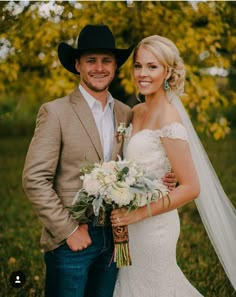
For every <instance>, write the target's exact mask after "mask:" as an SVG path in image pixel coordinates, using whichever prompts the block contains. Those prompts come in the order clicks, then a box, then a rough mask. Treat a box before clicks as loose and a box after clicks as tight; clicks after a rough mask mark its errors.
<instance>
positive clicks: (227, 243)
mask: <svg viewBox="0 0 236 297" xmlns="http://www.w3.org/2000/svg"><path fill="white" fill-rule="evenodd" d="M168 98H169V101H170V103H171V104H172V105H173V106H175V107H176V109H177V110H178V112H179V115H180V117H181V119H182V122H183V124H184V126H185V128H186V130H187V133H188V138H189V145H190V149H191V154H192V158H193V161H194V164H195V167H196V170H197V174H198V177H199V181H200V187H201V191H200V195H199V196H198V198H197V199H195V203H196V205H197V209H198V211H199V213H200V216H201V219H202V221H203V224H204V226H205V229H206V231H207V234H208V236H209V238H210V240H211V243H212V245H213V247H214V249H215V252H216V254H217V256H218V258H219V260H220V262H221V264H222V266H223V268H224V270H225V273H226V274H227V276H228V278H229V280H230V282H231V284H232V286H233V287H234V289H235V290H236V210H235V208H234V206H233V205H232V203H231V202H230V200H229V199H228V197H227V196H226V194H225V192H224V189H223V188H222V186H221V183H220V181H219V179H218V177H217V175H216V173H215V170H214V168H213V167H212V165H211V162H210V160H209V159H208V156H207V154H206V152H205V150H204V147H203V146H202V144H201V141H200V140H199V138H198V136H197V133H196V132H195V129H194V127H193V125H192V123H191V121H190V119H189V116H188V114H187V112H186V110H185V108H184V106H183V104H182V102H181V100H180V99H179V97H178V96H177V95H176V94H174V93H173V92H168ZM232 178H233V177H232Z"/></svg>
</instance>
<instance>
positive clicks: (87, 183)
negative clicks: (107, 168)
mask: <svg viewBox="0 0 236 297" xmlns="http://www.w3.org/2000/svg"><path fill="white" fill-rule="evenodd" d="M83 188H84V189H85V191H86V192H87V193H88V194H89V195H95V196H97V195H98V193H99V188H100V183H99V181H98V180H97V179H96V178H95V177H94V176H92V175H91V174H85V175H84V176H83Z"/></svg>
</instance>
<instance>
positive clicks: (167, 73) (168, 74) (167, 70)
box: [165, 67, 172, 80]
mask: <svg viewBox="0 0 236 297" xmlns="http://www.w3.org/2000/svg"><path fill="white" fill-rule="evenodd" d="M171 74H172V68H170V67H166V77H165V80H168V79H169V78H170V77H171Z"/></svg>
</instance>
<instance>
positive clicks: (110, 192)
mask: <svg viewBox="0 0 236 297" xmlns="http://www.w3.org/2000/svg"><path fill="white" fill-rule="evenodd" d="M81 172H82V175H81V179H82V180H83V186H82V189H80V190H79V191H78V192H77V193H76V195H75V197H74V201H73V204H72V206H71V207H68V209H69V212H70V214H71V215H72V217H73V218H75V219H77V220H78V221H79V222H87V221H89V213H90V214H91V208H92V211H93V213H94V215H95V217H96V218H98V219H99V217H100V216H102V214H104V213H105V212H106V211H111V210H112V209H114V208H121V207H125V208H126V209H127V212H129V211H130V210H132V209H137V208H138V207H140V206H143V205H148V206H149V204H150V202H151V201H153V200H158V199H159V198H161V197H163V192H162V190H161V186H162V185H161V183H160V182H158V181H157V180H151V179H149V178H148V177H146V176H145V171H144V170H143V169H140V168H139V167H138V166H137V165H136V164H135V163H134V162H133V161H128V160H121V158H120V157H119V158H118V161H110V162H103V163H94V164H90V165H89V166H87V167H83V168H82V169H81ZM163 190H164V191H165V192H166V191H167V190H166V188H165V187H164V186H163ZM113 237H114V247H115V250H114V261H115V262H116V265H117V267H118V268H119V267H122V266H127V265H131V257H130V252H129V245H128V242H129V238H128V226H123V227H113Z"/></svg>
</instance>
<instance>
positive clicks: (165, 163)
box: [124, 122, 187, 180]
mask: <svg viewBox="0 0 236 297" xmlns="http://www.w3.org/2000/svg"><path fill="white" fill-rule="evenodd" d="M126 132H127V133H126V138H125V143H124V157H125V159H127V160H133V161H135V162H136V164H137V165H138V166H140V167H141V168H142V169H144V170H145V172H146V176H148V177H149V178H151V179H158V180H161V178H162V177H164V175H165V174H166V173H167V172H170V171H171V165H170V162H169V160H168V157H167V155H166V153H165V149H164V147H163V144H162V142H161V138H162V137H168V138H172V139H182V140H187V132H186V130H185V128H184V126H183V125H182V124H180V123H177V122H174V123H171V124H170V125H167V126H164V127H163V128H162V129H158V130H150V129H144V130H141V131H139V132H137V133H136V134H135V135H132V124H131V125H130V126H129V127H128V128H127V131H126Z"/></svg>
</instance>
